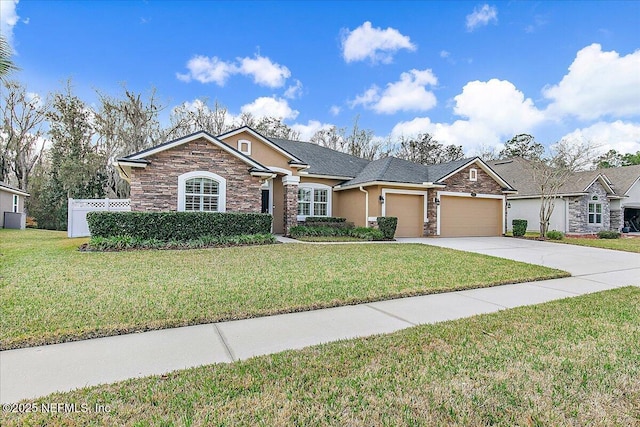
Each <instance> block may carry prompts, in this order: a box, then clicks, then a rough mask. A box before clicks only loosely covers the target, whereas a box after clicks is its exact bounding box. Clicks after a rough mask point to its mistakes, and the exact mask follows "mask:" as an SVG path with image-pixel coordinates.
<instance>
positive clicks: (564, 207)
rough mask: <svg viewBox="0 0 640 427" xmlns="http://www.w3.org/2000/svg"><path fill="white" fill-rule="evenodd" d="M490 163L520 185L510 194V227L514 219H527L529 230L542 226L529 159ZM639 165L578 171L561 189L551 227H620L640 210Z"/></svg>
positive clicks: (581, 230)
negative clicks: (515, 192) (514, 192)
mask: <svg viewBox="0 0 640 427" xmlns="http://www.w3.org/2000/svg"><path fill="white" fill-rule="evenodd" d="M490 165H491V167H492V168H493V169H494V170H495V171H496V172H497V173H498V174H499V175H500V176H501V177H503V178H504V179H506V180H507V181H509V182H510V183H511V184H512V185H514V186H515V187H516V188H517V189H518V193H517V194H510V195H509V196H508V201H509V204H508V206H509V208H508V210H507V214H508V221H507V222H508V224H507V228H508V230H511V226H512V225H511V220H512V219H526V220H527V229H528V230H529V231H538V230H539V229H540V203H541V200H540V190H539V188H538V187H537V185H536V184H535V182H534V180H533V172H532V168H531V166H530V164H529V162H528V161H527V160H524V159H522V158H514V159H509V160H499V161H494V162H490ZM639 179H640V166H626V167H621V168H611V169H598V170H592V171H582V172H576V173H574V174H572V175H571V177H570V178H569V179H568V180H567V182H565V183H564V184H563V185H562V187H561V188H560V190H559V191H558V194H557V198H556V200H555V207H554V210H553V213H552V215H551V218H550V220H549V230H558V231H562V232H563V233H576V234H590V233H597V232H598V231H601V230H620V229H621V228H622V227H623V220H627V221H628V220H629V218H631V217H633V215H638V214H640V183H638V180H639Z"/></svg>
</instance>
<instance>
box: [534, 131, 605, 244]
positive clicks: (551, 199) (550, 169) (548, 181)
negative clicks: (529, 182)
mask: <svg viewBox="0 0 640 427" xmlns="http://www.w3.org/2000/svg"><path fill="white" fill-rule="evenodd" d="M595 148H596V147H595V146H594V145H593V143H591V142H590V141H585V140H581V141H574V140H566V139H563V140H562V141H560V142H557V143H556V144H553V145H552V146H551V147H550V148H549V151H550V155H549V156H548V157H543V158H539V159H530V160H529V165H530V167H531V172H532V179H533V182H534V183H535V185H536V188H537V190H538V192H539V194H540V238H541V239H544V238H545V236H546V235H547V230H548V228H549V220H550V218H551V214H553V210H554V208H555V203H556V199H557V198H558V194H559V192H560V190H561V188H562V187H563V186H564V185H565V184H566V183H567V181H568V180H569V179H570V178H571V175H572V174H573V173H575V172H577V171H580V170H585V169H587V168H588V166H589V165H590V164H591V159H592V158H593V152H594V150H595Z"/></svg>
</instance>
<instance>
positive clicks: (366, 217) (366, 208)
mask: <svg viewBox="0 0 640 427" xmlns="http://www.w3.org/2000/svg"><path fill="white" fill-rule="evenodd" d="M358 189H359V190H360V191H362V192H363V193H364V226H365V227H369V192H368V191H367V190H365V189H364V188H362V186H360V187H359V188H358Z"/></svg>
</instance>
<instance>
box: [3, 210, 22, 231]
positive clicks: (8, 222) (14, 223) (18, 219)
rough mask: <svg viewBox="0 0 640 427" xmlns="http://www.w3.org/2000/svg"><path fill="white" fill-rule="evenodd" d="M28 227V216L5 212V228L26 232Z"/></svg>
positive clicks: (20, 213)
mask: <svg viewBox="0 0 640 427" xmlns="http://www.w3.org/2000/svg"><path fill="white" fill-rule="evenodd" d="M26 226H27V214H26V213H22V212H5V213H4V228H12V229H15V230H24V229H25V228H26Z"/></svg>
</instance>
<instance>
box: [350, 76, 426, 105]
mask: <svg viewBox="0 0 640 427" xmlns="http://www.w3.org/2000/svg"><path fill="white" fill-rule="evenodd" d="M436 84H438V79H437V77H436V76H435V75H434V74H433V72H432V71H431V70H415V69H414V70H410V71H409V72H406V73H402V74H401V75H400V80H398V81H397V82H393V83H388V84H387V87H386V88H385V89H384V91H381V90H380V88H379V87H378V86H375V85H374V86H371V87H370V88H369V89H367V90H366V91H365V92H364V93H363V94H362V95H358V96H356V98H355V99H354V100H353V101H351V102H350V105H351V107H352V108H353V107H355V106H357V105H362V106H364V107H365V108H369V109H372V110H373V111H375V112H376V113H380V114H393V113H396V112H398V111H427V110H430V109H431V108H433V107H434V106H435V105H436V102H437V101H436V96H435V95H434V94H433V92H430V91H428V90H427V89H426V86H427V85H430V86H435V85H436Z"/></svg>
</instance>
